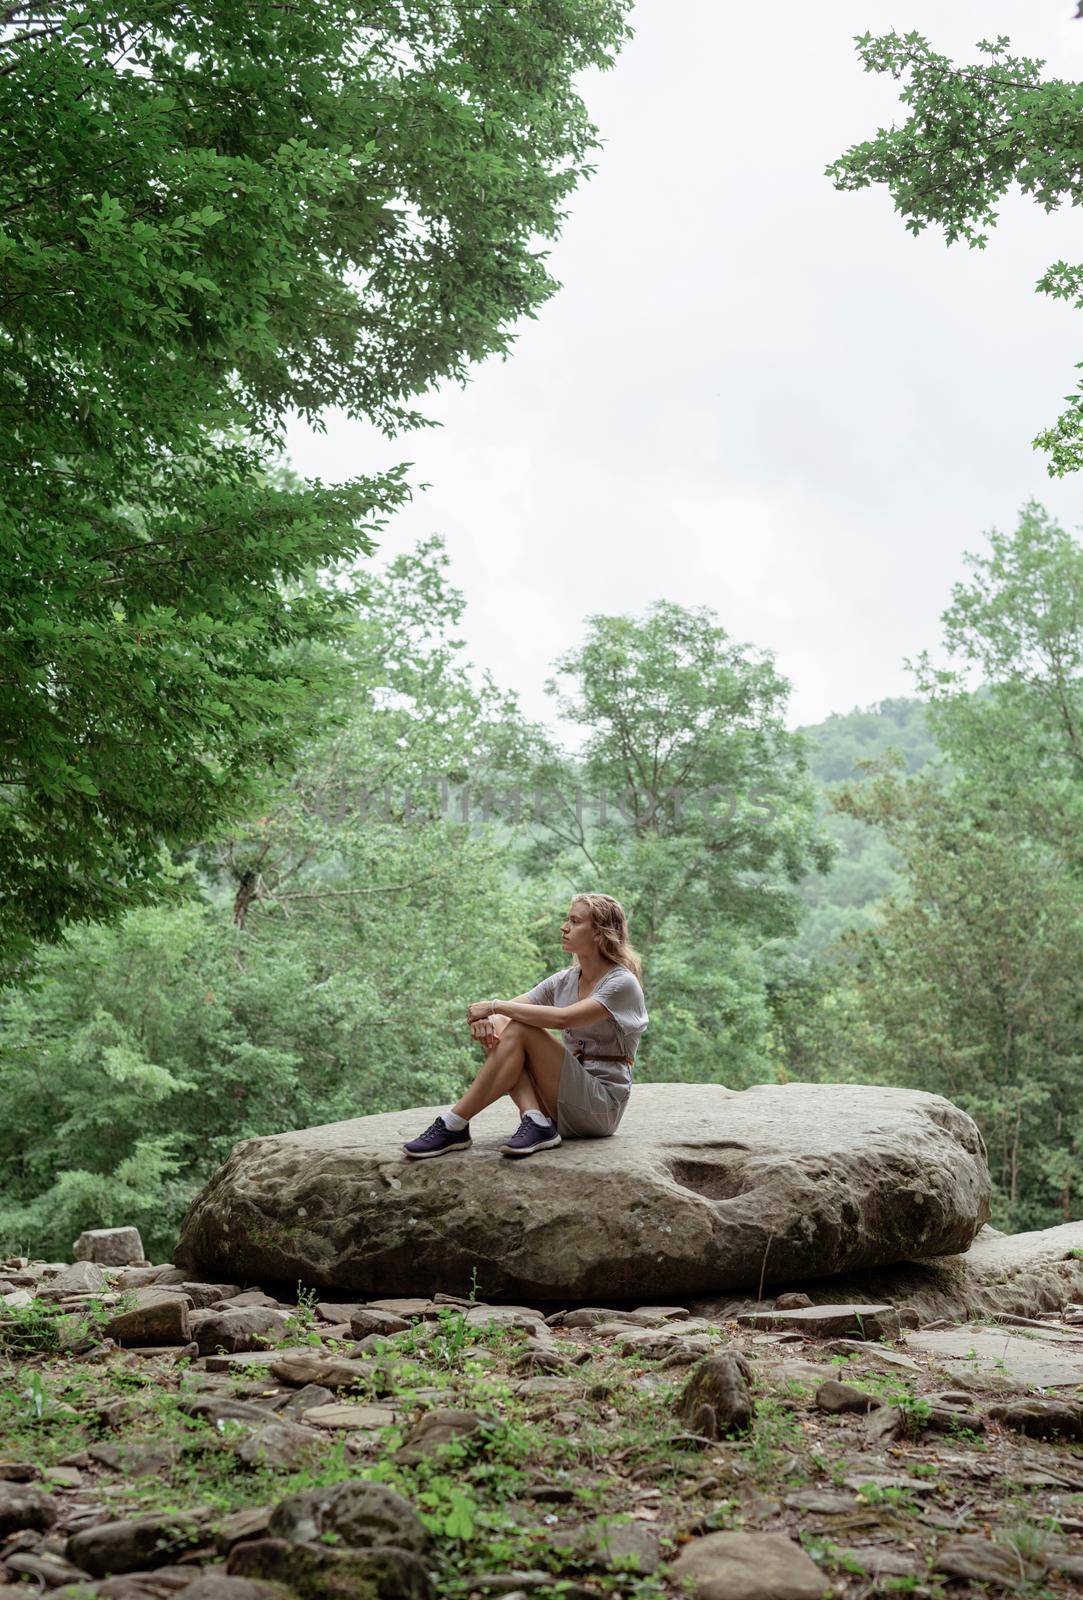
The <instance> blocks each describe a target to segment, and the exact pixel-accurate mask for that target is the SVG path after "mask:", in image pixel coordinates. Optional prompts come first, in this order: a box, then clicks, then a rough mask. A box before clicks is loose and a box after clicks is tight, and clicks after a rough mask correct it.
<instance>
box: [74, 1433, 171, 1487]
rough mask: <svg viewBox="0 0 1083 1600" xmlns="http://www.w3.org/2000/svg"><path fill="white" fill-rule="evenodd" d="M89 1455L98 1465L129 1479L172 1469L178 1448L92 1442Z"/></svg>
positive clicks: (146, 1476) (147, 1476)
mask: <svg viewBox="0 0 1083 1600" xmlns="http://www.w3.org/2000/svg"><path fill="white" fill-rule="evenodd" d="M87 1454H88V1455H89V1456H90V1458H91V1460H92V1461H96V1462H97V1463H98V1465H99V1466H102V1467H108V1468H109V1470H110V1471H111V1472H122V1473H123V1474H124V1476H125V1477H126V1478H157V1477H161V1476H163V1475H164V1474H165V1473H167V1472H169V1471H170V1470H171V1468H172V1467H174V1466H175V1465H176V1462H177V1447H176V1445H173V1444H164V1443H163V1444H139V1443H137V1442H136V1441H134V1440H133V1441H132V1442H130V1443H127V1444H119V1445H118V1444H112V1443H110V1442H109V1441H106V1443H104V1444H94V1445H91V1447H90V1449H89V1451H88V1452H87Z"/></svg>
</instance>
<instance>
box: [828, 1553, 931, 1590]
mask: <svg viewBox="0 0 1083 1600" xmlns="http://www.w3.org/2000/svg"><path fill="white" fill-rule="evenodd" d="M835 1555H836V1558H837V1557H839V1556H846V1557H848V1558H849V1560H851V1561H855V1562H857V1564H858V1566H860V1567H862V1568H863V1569H864V1571H865V1572H867V1573H868V1575H869V1577H870V1578H872V1579H873V1580H874V1581H875V1582H877V1583H879V1582H880V1581H881V1580H882V1579H884V1578H912V1577H914V1576H915V1575H916V1574H917V1573H919V1572H923V1571H924V1570H925V1563H924V1561H920V1560H919V1559H918V1558H917V1557H916V1556H913V1555H911V1554H910V1552H909V1551H907V1550H896V1549H894V1548H893V1547H892V1546H891V1545H882V1544H861V1545H850V1546H848V1547H844V1548H842V1549H838V1550H836V1551H835Z"/></svg>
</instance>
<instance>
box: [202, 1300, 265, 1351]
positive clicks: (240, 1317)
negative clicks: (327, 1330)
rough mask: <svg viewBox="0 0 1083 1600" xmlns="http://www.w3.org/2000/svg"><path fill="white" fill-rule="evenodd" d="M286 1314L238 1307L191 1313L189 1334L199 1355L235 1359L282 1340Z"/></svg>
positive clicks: (262, 1308)
mask: <svg viewBox="0 0 1083 1600" xmlns="http://www.w3.org/2000/svg"><path fill="white" fill-rule="evenodd" d="M286 1320H287V1319H286V1314H285V1313H284V1312H282V1311H272V1310H269V1309H268V1308H267V1307H266V1306H241V1307H240V1308H239V1309H238V1310H229V1311H196V1312H193V1313H192V1317H191V1323H192V1334H193V1337H194V1338H195V1341H196V1343H197V1344H198V1346H199V1353H200V1355H204V1356H209V1355H214V1354H216V1353H218V1352H219V1351H225V1352H226V1354H227V1355H237V1354H240V1353H242V1352H245V1351H249V1350H264V1349H266V1348H267V1346H268V1345H273V1344H277V1343H280V1342H281V1341H282V1339H283V1338H284V1337H285V1332H286V1329H285V1324H286Z"/></svg>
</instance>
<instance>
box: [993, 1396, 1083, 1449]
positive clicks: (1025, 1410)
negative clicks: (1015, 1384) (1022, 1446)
mask: <svg viewBox="0 0 1083 1600" xmlns="http://www.w3.org/2000/svg"><path fill="white" fill-rule="evenodd" d="M989 1415H990V1417H991V1418H992V1419H993V1421H994V1422H999V1423H1000V1425H1001V1427H1004V1428H1012V1429H1014V1431H1015V1432H1016V1433H1025V1434H1028V1435H1029V1437H1030V1438H1032V1439H1083V1405H1081V1404H1080V1403H1079V1401H1078V1400H1044V1399H1037V1398H1035V1399H1026V1400H1013V1401H1009V1402H1007V1403H1006V1404H1003V1405H995V1406H990V1407H989Z"/></svg>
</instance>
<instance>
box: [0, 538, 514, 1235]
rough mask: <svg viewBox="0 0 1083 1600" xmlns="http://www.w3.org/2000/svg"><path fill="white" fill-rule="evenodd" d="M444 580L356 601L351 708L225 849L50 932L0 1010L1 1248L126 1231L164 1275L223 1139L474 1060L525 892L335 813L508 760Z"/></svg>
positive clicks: (363, 815)
mask: <svg viewBox="0 0 1083 1600" xmlns="http://www.w3.org/2000/svg"><path fill="white" fill-rule="evenodd" d="M445 566H446V560H445V559H444V558H443V557H442V554H441V551H440V549H439V547H438V546H437V545H436V544H435V543H430V544H427V545H425V546H423V547H422V548H421V550H420V551H418V552H417V553H415V554H413V555H410V556H406V557H401V558H399V559H398V560H396V561H395V562H393V563H391V565H390V567H389V569H388V571H387V572H386V573H384V574H382V575H379V576H376V577H374V578H373V579H372V580H371V581H370V584H369V604H368V608H367V612H366V615H365V618H364V620H363V622H361V623H360V624H359V625H358V628H357V631H356V633H355V635H354V637H353V641H352V643H351V646H350V648H352V649H354V650H355V652H356V654H357V656H358V659H359V660H360V661H361V662H362V663H363V673H362V683H363V684H364V687H365V692H364V693H362V694H355V695H353V696H351V697H349V698H348V699H347V700H345V701H344V702H343V706H342V711H343V717H344V722H343V726H342V727H341V728H340V729H339V730H338V732H337V733H336V734H329V733H326V732H320V733H317V734H316V735H315V736H314V737H313V738H312V739H311V740H310V741H309V742H308V744H307V745H306V746H305V747H304V750H303V751H302V755H301V762H300V767H299V770H298V772H297V773H296V774H295V775H294V776H293V777H292V778H290V779H283V780H281V781H280V782H279V783H278V784H277V785H275V786H274V788H273V789H272V791H271V792H270V794H269V796H268V804H267V809H266V810H265V811H264V812H263V814H262V815H260V816H256V817H254V818H253V819H252V821H251V824H250V826H249V827H248V828H247V829H246V830H245V831H244V832H241V833H238V834H237V835H236V836H235V837H233V838H226V839H219V840H210V841H208V843H207V844H206V845H205V846H203V847H201V848H200V849H199V850H198V851H196V852H194V853H193V858H192V860H190V861H189V862H187V863H183V864H181V865H179V866H176V867H171V868H170V871H171V873H172V874H173V877H174V879H175V881H176V884H177V888H178V892H179V896H183V899H181V900H180V903H178V904H177V905H176V906H172V907H145V908H141V909H139V910H136V911H132V912H130V913H129V914H128V916H127V917H126V918H124V919H123V920H122V921H121V922H120V923H119V924H117V925H116V926H107V927H91V928H82V929H75V930H73V931H72V932H71V933H70V934H69V936H68V939H67V942H66V944H65V945H64V946H57V947H53V948H48V949H45V950H44V951H42V952H41V953H40V955H39V959H38V963H37V968H36V976H35V980H34V981H33V982H32V983H30V984H26V985H23V986H22V987H21V988H20V989H18V990H9V991H7V993H6V994H0V1100H2V1101H3V1104H4V1106H5V1117H4V1119H3V1121H2V1123H0V1193H2V1195H3V1200H2V1201H0V1240H8V1241H9V1242H10V1247H11V1248H13V1249H14V1248H16V1247H18V1246H20V1245H21V1244H23V1243H25V1242H28V1241H29V1240H33V1241H34V1247H35V1249H44V1250H47V1251H48V1252H49V1253H58V1254H66V1253H67V1252H68V1250H69V1249H70V1246H71V1241H72V1239H73V1238H74V1237H75V1236H76V1235H77V1234H78V1233H79V1232H80V1231H81V1230H82V1229H83V1228H85V1227H91V1226H95V1227H97V1226H110V1225H114V1224H120V1223H132V1224H135V1225H137V1226H138V1227H140V1229H141V1230H142V1231H143V1239H144V1243H145V1244H146V1246H147V1248H148V1249H150V1250H152V1251H154V1252H157V1253H159V1254H168V1252H169V1251H170V1250H171V1248H172V1244H173V1239H174V1236H175V1229H176V1226H177V1223H178V1222H179V1219H180V1217H181V1215H182V1214H183V1211H184V1209H185V1206H186V1205H187V1202H188V1200H189V1199H190V1198H191V1196H192V1194H193V1193H194V1192H195V1191H196V1190H197V1189H198V1188H199V1187H201V1185H202V1183H203V1182H205V1181H206V1178H207V1177H208V1176H209V1174H210V1172H211V1171H212V1170H213V1169H214V1167H215V1166H216V1165H217V1164H218V1163H219V1162H221V1161H222V1160H224V1159H225V1157H226V1156H227V1155H228V1154H229V1151H230V1149H231V1148H232V1147H233V1145H234V1144H235V1143H236V1142H237V1141H238V1140H239V1139H243V1138H247V1137H253V1136H258V1135H259V1134H263V1133H270V1132H274V1131H277V1130H280V1129H281V1128H283V1127H306V1126H311V1125H313V1124H314V1123H320V1122H330V1121H335V1120H338V1119H341V1118H345V1117H350V1116H356V1115H363V1114H365V1113H368V1112H374V1111H389V1110H394V1109H397V1108H398V1107H399V1106H402V1105H419V1104H420V1105H425V1104H429V1103H431V1102H432V1101H434V1100H435V1101H441V1100H443V1101H446V1100H447V1099H448V1098H449V1097H450V1098H455V1097H456V1096H457V1095H458V1094H459V1093H461V1090H462V1087H463V1085H464V1082H465V1081H466V1080H467V1079H468V1077H469V1076H470V1075H471V1074H472V1071H473V1070H475V1069H476V1066H477V1064H478V1061H479V1060H480V1047H479V1046H478V1045H477V1044H476V1043H475V1042H474V1041H473V1040H472V1039H471V1038H470V1035H469V1032H468V1030H467V1027H466V1024H465V1012H466V1006H467V1004H468V1003H469V1001H470V1000H472V999H475V998H477V997H478V996H479V995H484V994H492V993H494V992H500V991H503V992H505V993H517V992H519V990H520V989H521V988H522V985H523V974H524V970H525V971H526V972H527V973H528V974H529V973H531V972H532V971H536V970H537V962H538V957H537V953H536V951H535V948H534V945H533V942H532V939H531V931H530V930H531V925H532V922H533V920H534V917H535V914H536V912H535V907H536V900H535V892H534V890H533V889H532V887H531V886H529V885H524V884H522V883H519V882H516V881H514V880H513V879H512V878H511V877H510V876H509V875H508V873H507V872H506V870H505V867H504V863H503V857H502V852H501V850H500V849H499V847H498V845H497V843H496V842H494V841H493V840H492V839H491V838H490V837H489V833H488V831H487V830H485V829H482V830H471V829H470V828H469V827H467V826H464V825H463V824H462V823H461V822H456V821H453V820H448V821H445V820H444V819H443V818H442V817H441V816H440V815H439V814H438V813H436V812H432V811H431V810H430V812H426V811H425V810H424V809H423V808H421V807H420V806H419V807H418V810H417V814H416V816H415V817H414V818H413V819H412V820H411V821H410V822H409V823H407V822H406V821H405V820H404V819H403V818H402V817H401V815H400V817H399V819H398V820H397V821H396V820H395V819H394V817H391V818H390V819H388V820H385V818H384V816H383V814H382V812H381V811H379V810H378V811H377V812H376V814H373V813H372V810H371V808H370V809H366V807H365V806H364V805H362V804H361V803H359V801H358V795H359V792H360V791H362V790H364V789H365V788H366V786H368V787H371V786H373V784H374V783H380V784H384V783H386V784H387V785H389V786H393V787H394V789H395V791H396V793H398V794H401V793H402V789H401V787H400V786H404V785H405V784H406V783H407V782H409V781H412V780H413V779H415V778H416V777H418V776H420V775H421V774H423V773H425V772H426V771H429V772H431V771H432V770H437V771H441V770H446V769H447V767H448V766H449V765H454V764H458V765H459V766H461V767H463V768H464V770H470V768H471V764H472V763H474V762H475V761H476V762H477V763H481V764H483V763H484V762H485V761H486V760H488V761H493V760H496V759H498V758H499V752H500V750H501V749H502V748H503V747H507V746H509V745H510V746H514V744H515V742H516V740H517V739H518V738H519V737H520V733H519V725H518V722H517V719H516V716H515V712H514V706H513V705H512V704H511V703H510V702H509V701H508V700H507V698H506V697H504V696H502V695H499V694H497V693H496V692H495V691H494V690H492V688H491V686H487V685H483V686H482V687H481V688H480V689H475V688H474V687H473V685H472V681H471V678H470V674H469V672H468V671H467V670H466V669H465V668H464V667H463V666H462V664H461V662H460V660H459V657H460V655H461V646H460V645H458V644H457V643H456V642H455V641H454V639H453V637H452V634H451V630H452V629H453V627H454V624H455V622H456V620H457V618H458V615H459V612H460V610H461V605H462V597H461V596H459V595H457V594H455V592H454V591H452V590H449V589H448V587H447V585H446V580H445V576H444V568H445ZM434 707H438V708H439V714H438V715H433V711H434ZM494 752H495V753H494ZM399 809H400V812H401V806H400V808H399Z"/></svg>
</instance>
